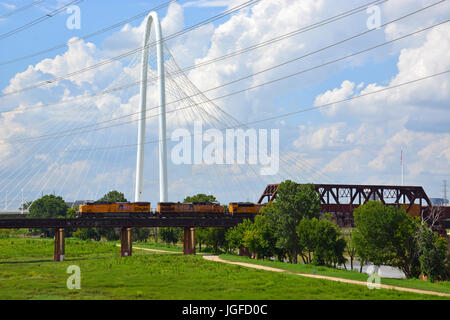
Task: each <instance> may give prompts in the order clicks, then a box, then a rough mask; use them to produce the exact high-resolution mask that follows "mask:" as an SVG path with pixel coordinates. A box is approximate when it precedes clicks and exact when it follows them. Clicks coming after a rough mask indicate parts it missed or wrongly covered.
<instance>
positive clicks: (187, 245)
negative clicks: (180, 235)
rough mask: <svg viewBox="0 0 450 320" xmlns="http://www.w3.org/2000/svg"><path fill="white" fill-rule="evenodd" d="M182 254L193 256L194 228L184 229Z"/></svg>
mask: <svg viewBox="0 0 450 320" xmlns="http://www.w3.org/2000/svg"><path fill="white" fill-rule="evenodd" d="M183 254H195V228H191V227H188V228H184V241H183Z"/></svg>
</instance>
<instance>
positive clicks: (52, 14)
mask: <svg viewBox="0 0 450 320" xmlns="http://www.w3.org/2000/svg"><path fill="white" fill-rule="evenodd" d="M83 1H84V0H74V1H71V2H69V3H68V4H65V5H64V6H62V7H59V8H58V9H56V10H53V11H52V12H50V13H47V14H46V15H45V16H42V17H39V18H37V19H35V20H33V21H30V22H28V23H26V24H24V25H22V26H20V27H18V28H16V29H13V30H11V31H8V32H6V33H3V34H0V40H3V39H5V38H8V37H10V36H12V35H14V34H16V33H18V32H20V31H23V30H26V29H28V28H31V27H32V26H34V25H36V24H38V23H40V22H43V21H45V20H47V19H50V18H52V17H54V16H55V15H57V14H59V13H61V12H62V11H63V10H64V9H66V8H67V7H69V6H71V5H75V4H78V3H80V2H83Z"/></svg>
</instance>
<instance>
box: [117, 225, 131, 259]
mask: <svg viewBox="0 0 450 320" xmlns="http://www.w3.org/2000/svg"><path fill="white" fill-rule="evenodd" d="M132 249H133V246H132V243H131V228H122V230H121V231H120V256H121V257H129V256H131V254H132V251H133V250H132Z"/></svg>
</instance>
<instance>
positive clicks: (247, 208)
mask: <svg viewBox="0 0 450 320" xmlns="http://www.w3.org/2000/svg"><path fill="white" fill-rule="evenodd" d="M263 206H264V205H263V204H255V203H252V202H232V203H230V205H229V207H228V210H229V211H230V213H231V214H239V213H259V212H260V210H261V208H262V207H263Z"/></svg>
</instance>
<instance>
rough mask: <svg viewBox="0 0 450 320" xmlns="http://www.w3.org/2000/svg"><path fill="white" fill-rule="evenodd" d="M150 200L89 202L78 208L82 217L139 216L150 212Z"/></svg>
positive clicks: (79, 215)
mask: <svg viewBox="0 0 450 320" xmlns="http://www.w3.org/2000/svg"><path fill="white" fill-rule="evenodd" d="M150 212H151V211H150V202H101V201H96V202H88V203H86V204H84V205H81V206H80V207H79V208H78V213H77V216H78V217H80V218H82V217H94V218H95V217H130V218H131V217H135V216H136V217H137V216H142V215H148V214H150Z"/></svg>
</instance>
